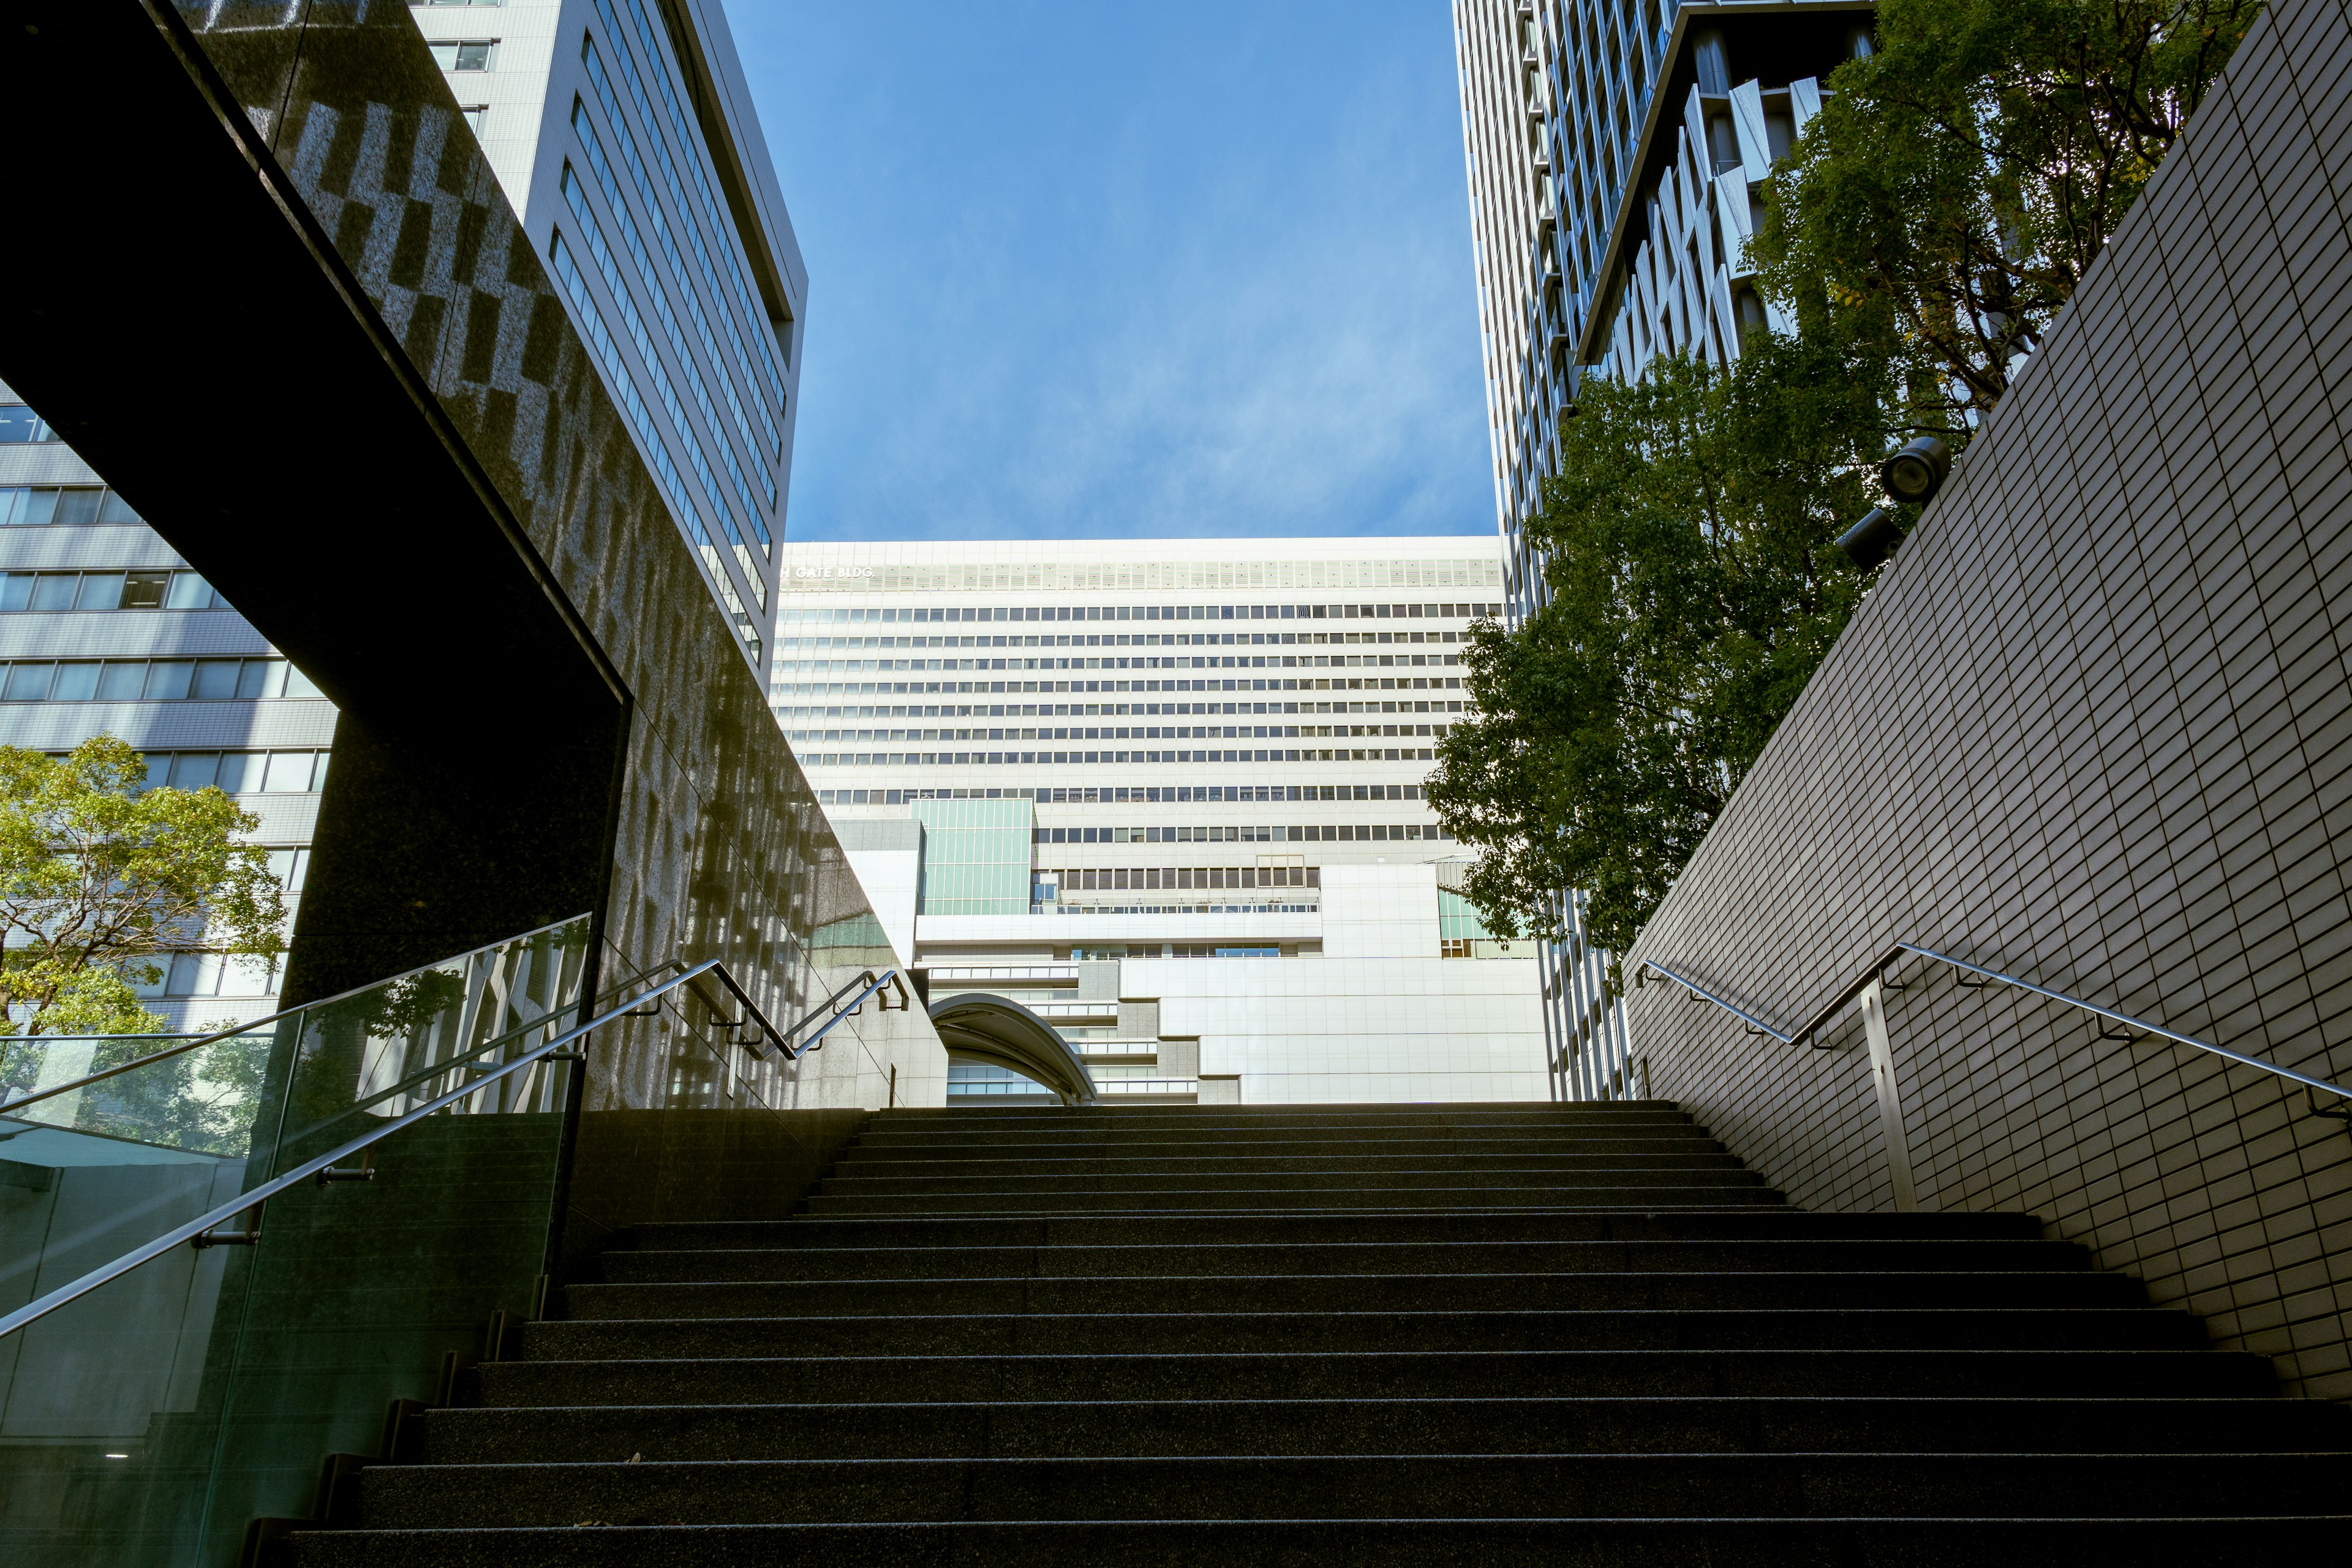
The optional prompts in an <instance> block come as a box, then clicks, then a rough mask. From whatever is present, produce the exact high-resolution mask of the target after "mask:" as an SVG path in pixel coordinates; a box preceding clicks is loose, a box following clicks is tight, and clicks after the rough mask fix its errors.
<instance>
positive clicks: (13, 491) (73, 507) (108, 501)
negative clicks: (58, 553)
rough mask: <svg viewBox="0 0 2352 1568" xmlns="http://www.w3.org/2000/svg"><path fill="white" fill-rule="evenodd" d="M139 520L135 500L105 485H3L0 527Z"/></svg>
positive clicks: (0, 500) (0, 410)
mask: <svg viewBox="0 0 2352 1568" xmlns="http://www.w3.org/2000/svg"><path fill="white" fill-rule="evenodd" d="M6 412H7V410H6V409H5V408H0V414H5V413H6ZM137 521H140V517H139V514H138V513H137V512H135V511H133V510H131V503H130V502H129V501H127V500H123V499H122V498H121V496H119V495H117V494H116V493H115V492H114V491H112V490H110V489H107V488H106V487H105V486H103V485H0V528H42V527H47V526H48V525H50V524H52V523H54V524H58V525H61V526H62V525H68V524H75V523H92V522H137Z"/></svg>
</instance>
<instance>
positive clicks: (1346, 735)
mask: <svg viewBox="0 0 2352 1568" xmlns="http://www.w3.org/2000/svg"><path fill="white" fill-rule="evenodd" d="M1132 728H1133V730H1134V733H1133V734H1131V735H1130V734H1129V732H1128V730H1127V729H1126V728H1118V727H1106V728H1101V729H1086V728H1083V727H1080V728H1070V729H1048V728H1039V729H1034V730H1019V729H1003V730H793V731H786V733H785V737H784V738H785V739H786V740H789V741H790V742H792V743H793V746H794V747H796V748H797V747H801V746H821V745H838V744H840V743H842V742H861V741H863V742H880V743H883V744H892V743H907V742H913V743H929V742H940V741H1129V740H1134V741H1193V740H1200V741H1274V740H1292V741H1296V740H1323V741H1328V740H1334V739H1338V740H1348V739H1352V738H1357V737H1361V736H1367V735H1391V736H1393V735H1399V734H1404V735H1414V734H1419V735H1427V734H1429V733H1430V732H1431V731H1432V729H1434V730H1435V731H1436V733H1437V734H1438V735H1443V734H1444V733H1445V731H1446V728H1447V727H1446V726H1445V725H1444V724H1438V725H1435V726H1432V725H1428V724H1167V725H1159V724H1150V725H1143V724H1139V725H1135V726H1133V727H1132Z"/></svg>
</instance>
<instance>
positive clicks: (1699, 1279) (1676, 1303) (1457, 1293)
mask: <svg viewBox="0 0 2352 1568" xmlns="http://www.w3.org/2000/svg"><path fill="white" fill-rule="evenodd" d="M795 1257H796V1255H795V1254H793V1253H788V1252H787V1253H734V1254H730V1253H702V1252H684V1253H640V1254H636V1255H635V1256H634V1257H631V1258H614V1259H611V1260H610V1262H609V1264H608V1266H607V1268H608V1277H611V1278H613V1279H614V1284H611V1285H603V1286H596V1285H574V1286H571V1287H568V1288H567V1291H568V1293H567V1297H566V1300H567V1304H568V1308H569V1311H568V1315H569V1316H571V1317H572V1318H575V1319H585V1320H590V1321H595V1320H604V1319H610V1318H613V1317H614V1316H618V1315H621V1314H617V1313H614V1312H613V1311H610V1310H606V1308H605V1305H604V1303H602V1302H600V1301H599V1300H598V1299H597V1297H596V1296H595V1294H594V1293H595V1292H598V1291H603V1290H608V1289H616V1288H626V1287H628V1286H632V1285H641V1284H642V1285H667V1286H691V1285H695V1284H703V1283H715V1282H720V1281H725V1282H729V1283H750V1282H756V1283H761V1285H762V1287H763V1289H762V1299H763V1300H767V1301H772V1302H775V1303H778V1304H779V1305H781V1306H782V1307H784V1309H785V1310H780V1311H779V1312H777V1314H776V1315H777V1316H780V1317H810V1316H822V1317H885V1316H894V1315H898V1314H905V1313H916V1314H949V1313H956V1312H970V1313H983V1314H1001V1315H1013V1314H1017V1313H1023V1312H1045V1313H1095V1312H1157V1313H1165V1312H1213V1311H1228V1312H1234V1311H1246V1312H1347V1311H1356V1312H1370V1311H1392V1312H1404V1311H1434V1310H1454V1311H1466V1310H1477V1311H1625V1310H1652V1311H1654V1310H1695V1309H1707V1310H1764V1309H1768V1308H1776V1307H1777V1308H1784V1309H1790V1310H1799V1309H1801V1310H1822V1309H1827V1308H1850V1309H1865V1308H1868V1309H1877V1308H1890V1309H1892V1308H1901V1309H1917V1308H1929V1307H1946V1308H1958V1307H1969V1308H1982V1307H2044V1308H2081V1307H2105V1308H2129V1307H2141V1306H2146V1305H2147V1297H2146V1292H2145V1291H2144V1290H2143V1289H2142V1288H2141V1286H2140V1283H2139V1281H2137V1280H2136V1279H2132V1278H2130V1277H2129V1276H2127V1275H2122V1274H2100V1273H2093V1272H2091V1271H2089V1270H2086V1269H2082V1270H2074V1271H2072V1272H2063V1273H2051V1274H1997V1273H1990V1272H1973V1271H1971V1272H1962V1273H1920V1274H1861V1275H1855V1274H1761V1273H1750V1274H1599V1273H1577V1274H1320V1275H1314V1274H1310V1275H1297V1274H1286V1275H1285V1274H1277V1275H1247V1274H1244V1275H1232V1274H1201V1275H1165V1274H1154V1275H1136V1276H1129V1277H1126V1278H1120V1277H1117V1276H1114V1277H1111V1278H1108V1279H1101V1278H1081V1279H1052V1278H1044V1279H808V1280H802V1279H793V1278H791V1276H790V1275H789V1273H781V1274H780V1273H777V1272H772V1271H771V1270H770V1268H765V1267H763V1265H764V1264H772V1263H777V1262H781V1263H782V1264H783V1265H786V1266H789V1265H790V1264H791V1263H792V1262H793V1260H794V1258H795ZM730 1264H731V1265H732V1266H731V1267H730V1266H729V1265H730ZM623 1265H628V1266H629V1267H628V1268H627V1270H626V1272H625V1273H620V1274H617V1275H615V1274H613V1272H612V1271H613V1270H614V1269H615V1268H620V1267H621V1266H623Z"/></svg>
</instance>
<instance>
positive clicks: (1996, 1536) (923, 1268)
mask: <svg viewBox="0 0 2352 1568" xmlns="http://www.w3.org/2000/svg"><path fill="white" fill-rule="evenodd" d="M603 1267H604V1278H603V1279H602V1281H601V1282H599V1283H593V1284H581V1285H574V1286H572V1287H571V1288H570V1289H567V1290H566V1291H564V1292H563V1308H564V1313H563V1316H562V1320H561V1321H549V1322H541V1323H535V1324H532V1325H530V1326H529V1327H528V1328H527V1329H526V1330H524V1331H523V1332H522V1335H521V1340H522V1349H521V1354H520V1356H519V1357H518V1358H515V1359H510V1360H507V1361H502V1362H499V1363H495V1364H490V1365H486V1366H483V1367H481V1368H480V1369H479V1371H478V1386H477V1387H476V1388H475V1389H474V1391H473V1394H472V1403H471V1404H470V1405H467V1406H466V1407H463V1408H453V1409H445V1410H436V1411H434V1412H432V1413H430V1414H429V1415H427V1416H426V1417H425V1420H424V1421H423V1423H422V1434H421V1436H419V1437H418V1438H417V1439H415V1442H414V1444H413V1445H412V1447H414V1449H415V1451H414V1452H411V1453H404V1454H402V1455H399V1456H397V1457H396V1458H395V1462H391V1463H385V1464H382V1465H378V1466H375V1467H373V1468H369V1469H367V1470H365V1471H363V1472H362V1474H361V1476H360V1478H359V1482H360V1484H359V1486H358V1487H357V1489H356V1500H355V1502H354V1503H353V1504H352V1507H351V1510H350V1511H351V1513H352V1517H351V1518H349V1519H347V1520H341V1521H334V1522H336V1523H338V1524H341V1525H345V1526H348V1528H334V1529H324V1530H320V1531H306V1532H300V1533H297V1534H294V1535H292V1536H290V1537H288V1538H286V1539H285V1541H284V1542H281V1543H280V1544H278V1546H276V1547H274V1548H273V1549H272V1550H273V1554H274V1555H275V1557H276V1558H277V1560H278V1562H281V1563H290V1564H297V1565H299V1568H328V1565H336V1568H345V1565H348V1568H362V1565H364V1568H407V1565H411V1564H414V1565H418V1568H423V1565H425V1564H433V1565H436V1568H437V1565H445V1564H446V1565H449V1568H456V1565H457V1564H467V1565H469V1568H470V1565H478V1564H491V1563H496V1564H532V1563H562V1564H566V1565H591V1564H593V1565H604V1564H612V1565H615V1568H617V1565H621V1564H630V1565H635V1564H668V1563H681V1564H684V1563H691V1564H696V1565H724V1568H732V1565H734V1564H751V1563H763V1564H764V1563H779V1562H783V1563H811V1564H826V1565H844V1564H852V1565H865V1564H876V1565H879V1564H884V1563H888V1564H923V1565H928V1564H942V1565H943V1564H948V1563H957V1564H994V1563H1004V1564H1021V1565H1024V1568H1094V1565H1097V1564H1116V1565H1121V1568H1125V1565H1139V1564H1173V1563H1202V1564H1209V1563H1215V1564H1310V1563H1313V1564H1321V1563H1347V1564H1383V1565H1386V1564H1399V1565H1402V1564H1414V1565H1430V1568H1434V1565H1437V1564H1454V1563H1460V1564H1482V1565H1483V1564H1535V1563H1545V1564H1561V1563H1575V1564H1588V1563H1590V1564H1601V1563H1612V1564H1613V1563H1627V1564H1636V1563H1638V1564H1668V1563H1675V1564H1679V1563H1706V1564H1710V1565H1714V1568H1726V1565H1732V1564H1744V1563H1759V1564H1763V1563H1771V1564H1796V1563H1803V1564H1856V1565H1860V1564H1865V1563H1868V1564H1885V1563H2020V1562H2053V1563H2056V1562H2063V1563H2067V1564H2069V1565H2070V1568H2081V1565H2083V1564H2088V1563H2134V1564H2148V1563H2163V1564H2179V1563H2231V1564H2242V1563H2273V1562H2275V1563H2288V1562H2293V1563H2298V1564H2301V1563H2316V1562H2324V1561H2331V1560H2337V1559H2336V1556H2335V1553H2336V1552H2339V1551H2341V1550H2342V1549H2343V1543H2344V1541H2345V1539H2346V1537H2345V1534H2344V1531H2343V1526H2344V1524H2345V1523H2346V1522H2347V1521H2346V1520H2345V1518H2343V1517H2342V1516H2343V1515H2345V1514H2347V1512H2352V1507H2347V1491H2352V1412H2347V1410H2345V1409H2344V1408H2342V1407H2339V1406H2336V1405H2319V1404H2313V1403H2304V1402H2295V1401H2288V1400H2283V1399H2281V1398H2279V1397H2277V1395H2276V1391H2275V1384H2274V1383H2273V1373H2272V1371H2271V1367H2270V1365H2269V1363H2267V1362H2265V1361H2263V1360H2262V1359H2260V1358H2257V1357H2254V1356H2251V1355H2242V1354H2232V1353H2224V1352H2217V1351H2214V1350H2211V1349H2209V1348H2207V1345H2206V1339H2205V1332H2204V1330H2203V1328H2202V1326H2201V1325H2200V1323H2199V1322H2198V1321H2197V1320H2196V1319H2194V1318H2191V1317H2189V1316H2187V1315H2185V1314H2183V1313H2179V1312H2175V1311H2167V1310H2156V1309H2153V1308H2150V1307H2149V1306H2148V1305H2147V1302H2146V1300H2144V1298H2143V1297H2142V1295H2141V1292H2140V1289H2139V1287H2138V1286H2137V1284H2136V1283H2135V1282H2134V1281H2132V1280H2130V1279H2125V1278H2123V1277H2121V1276H2117V1275H2112V1274H2102V1273H2098V1272H2095V1271H2094V1270H2093V1269H2092V1268H2090V1266H2089V1260H2088V1258H2086V1257H2085V1255H2084V1252H2083V1250H2082V1249H2081V1248H2079V1247H2074V1246H2071V1245H2068V1244H2066V1243H2063V1242H2053V1241H2045V1240H2043V1239H2042V1227H2041V1226H2040V1225H2039V1224H2038V1223H2037V1222H2036V1221H2035V1220H2033V1219H2032V1217H2031V1216H2029V1215H1929V1214H1922V1215H1816V1214H1804V1213H1799V1212H1795V1211H1792V1210H1790V1208H1788V1207H1787V1206H1786V1205H1784V1204H1783V1203H1782V1202H1781V1201H1780V1197H1779V1195H1778V1194H1775V1193H1772V1192H1771V1191H1769V1190H1768V1189H1767V1188H1765V1187H1764V1186H1763V1185H1762V1184H1760V1183H1759V1180H1758V1179H1757V1177H1756V1176H1755V1174H1754V1173H1751V1172H1748V1171H1747V1170H1745V1169H1743V1168H1742V1167H1741V1165H1740V1163H1739V1162H1738V1160H1737V1159H1736V1158H1734V1157H1733V1156H1731V1155H1730V1154H1728V1153H1727V1152H1725V1151H1724V1149H1723V1147H1722V1146H1721V1145H1720V1144H1719V1143H1717V1142H1715V1141H1714V1140H1713V1139H1711V1138H1709V1137H1708V1136H1707V1134H1706V1130H1705V1129H1704V1128H1701V1127H1697V1126H1695V1125H1694V1124H1693V1123H1692V1122H1691V1121H1690V1119H1689V1118H1688V1117H1686V1116H1685V1115H1684V1114H1683V1113H1682V1112H1680V1111H1678V1110H1675V1108H1674V1107H1673V1106H1672V1105H1668V1104H1664V1103H1656V1102H1649V1103H1622V1102H1621V1103H1618V1104H1614V1105H1607V1106H1545V1105H1535V1106H1516V1105H1497V1106H1437V1107H1405V1106H1397V1107H1384V1106H1351V1107H1338V1108H1320V1107H1316V1108H1307V1107H1301V1108H1290V1107H1279V1106H1275V1107H1239V1108H1236V1107H1216V1106H1199V1107H1190V1106H1187V1107H1166V1108H1159V1107H1153V1108H1136V1109H1120V1110H1088V1111H1069V1110H1026V1109H1021V1110H1015V1109H990V1110H961V1109H951V1110H944V1111H940V1110H925V1111H890V1112H884V1113H881V1114H878V1115H877V1116H876V1117H875V1118H874V1119H873V1121H871V1123H870V1124H869V1126H868V1128H867V1130H866V1132H865V1133H864V1134H863V1136H862V1137H861V1138H860V1139H859V1140H858V1142H857V1143H856V1146H855V1147H854V1148H853V1149H852V1150H851V1152H849V1154H848V1156H847V1157H846V1158H845V1159H844V1160H843V1161H842V1163H840V1165H839V1166H838V1167H837V1168H836V1170H835V1173H834V1174H833V1175H832V1176H831V1177H829V1178H828V1179H827V1180H826V1181H825V1182H824V1185H823V1187H822V1189H821V1190H820V1191H819V1192H818V1193H817V1194H814V1196H812V1197H811V1198H810V1199H809V1200H808V1202H807V1205H806V1211H805V1212H804V1213H802V1214H799V1215H794V1216H793V1217H790V1218H780V1219H777V1220H774V1221H770V1222H762V1223H745V1222H708V1223H698V1222H697V1221H696V1220H695V1219H694V1217H693V1216H692V1215H678V1216H677V1219H676V1221H675V1222H674V1223H666V1224H660V1225H654V1226H646V1227H644V1228H643V1229H642V1230H641V1231H640V1232H639V1233H638V1234H637V1236H636V1237H635V1246H634V1247H633V1248H631V1249H629V1250H619V1251H613V1252H609V1253H607V1254H606V1255H605V1256H604V1265H603ZM2328 1515H2333V1516H2336V1517H2335V1518H2332V1519H2330V1518H2325V1517H2322V1516H2328Z"/></svg>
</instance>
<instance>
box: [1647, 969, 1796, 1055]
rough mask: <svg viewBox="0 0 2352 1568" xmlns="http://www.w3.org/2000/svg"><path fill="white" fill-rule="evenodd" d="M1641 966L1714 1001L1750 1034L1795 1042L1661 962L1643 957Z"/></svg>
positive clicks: (1788, 1044) (1788, 1043)
mask: <svg viewBox="0 0 2352 1568" xmlns="http://www.w3.org/2000/svg"><path fill="white" fill-rule="evenodd" d="M1642 968H1643V969H1654V970H1656V971H1657V972H1658V973H1661V974H1663V975H1664V976H1665V977H1666V978H1667V979H1668V980H1671V981H1673V982H1674V983H1675V984H1677V985H1679V986H1681V987H1682V988H1683V989H1684V990H1685V991H1687V992H1689V993H1690V994H1692V995H1694V996H1698V997H1703V998H1704V999H1706V1001H1709V1002H1712V1003H1714V1004H1715V1005H1717V1006H1718V1007H1720V1008H1722V1009H1723V1010H1724V1011H1725V1012H1727V1013H1728V1014H1730V1015H1731V1016H1733V1017H1735V1018H1737V1019H1738V1020H1739V1021H1740V1022H1741V1023H1743V1024H1745V1025H1747V1026H1748V1032H1749V1033H1750V1034H1757V1035H1769V1036H1771V1037H1772V1038H1774V1039H1776V1040H1778V1041H1780V1043H1781V1044H1782V1045H1784V1046H1790V1045H1794V1044H1796V1039H1797V1037H1795V1036H1794V1035H1784V1034H1782V1033H1781V1032H1780V1030H1778V1029H1776V1028H1774V1027H1773V1026H1771V1025H1769V1024H1768V1023H1766V1022H1765V1021H1764V1020H1763V1019H1761V1018H1759V1017H1758V1016H1756V1015H1755V1014H1753V1013H1749V1012H1746V1011H1744V1010H1743V1009H1741V1008H1738V1007H1735V1006H1733V1005H1731V1004H1730V1003H1728V1002H1727V1001H1725V1000H1724V999H1723V998H1722V997H1720V996H1717V994H1715V993H1714V992H1712V991H1709V990H1708V989H1707V988H1706V986H1704V985H1701V984H1698V982H1696V981H1695V980H1685V979H1684V978H1683V977H1682V976H1681V975H1679V974H1676V973H1675V972H1674V971H1673V970H1671V969H1668V968H1667V967H1666V966H1665V965H1664V964H1663V963H1657V962H1655V961H1654V960H1652V959H1647V958H1645V959H1643V961H1642ZM1641 981H1642V973H1641V970H1635V971H1634V972H1633V983H1634V984H1637V985H1638V984H1641Z"/></svg>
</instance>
